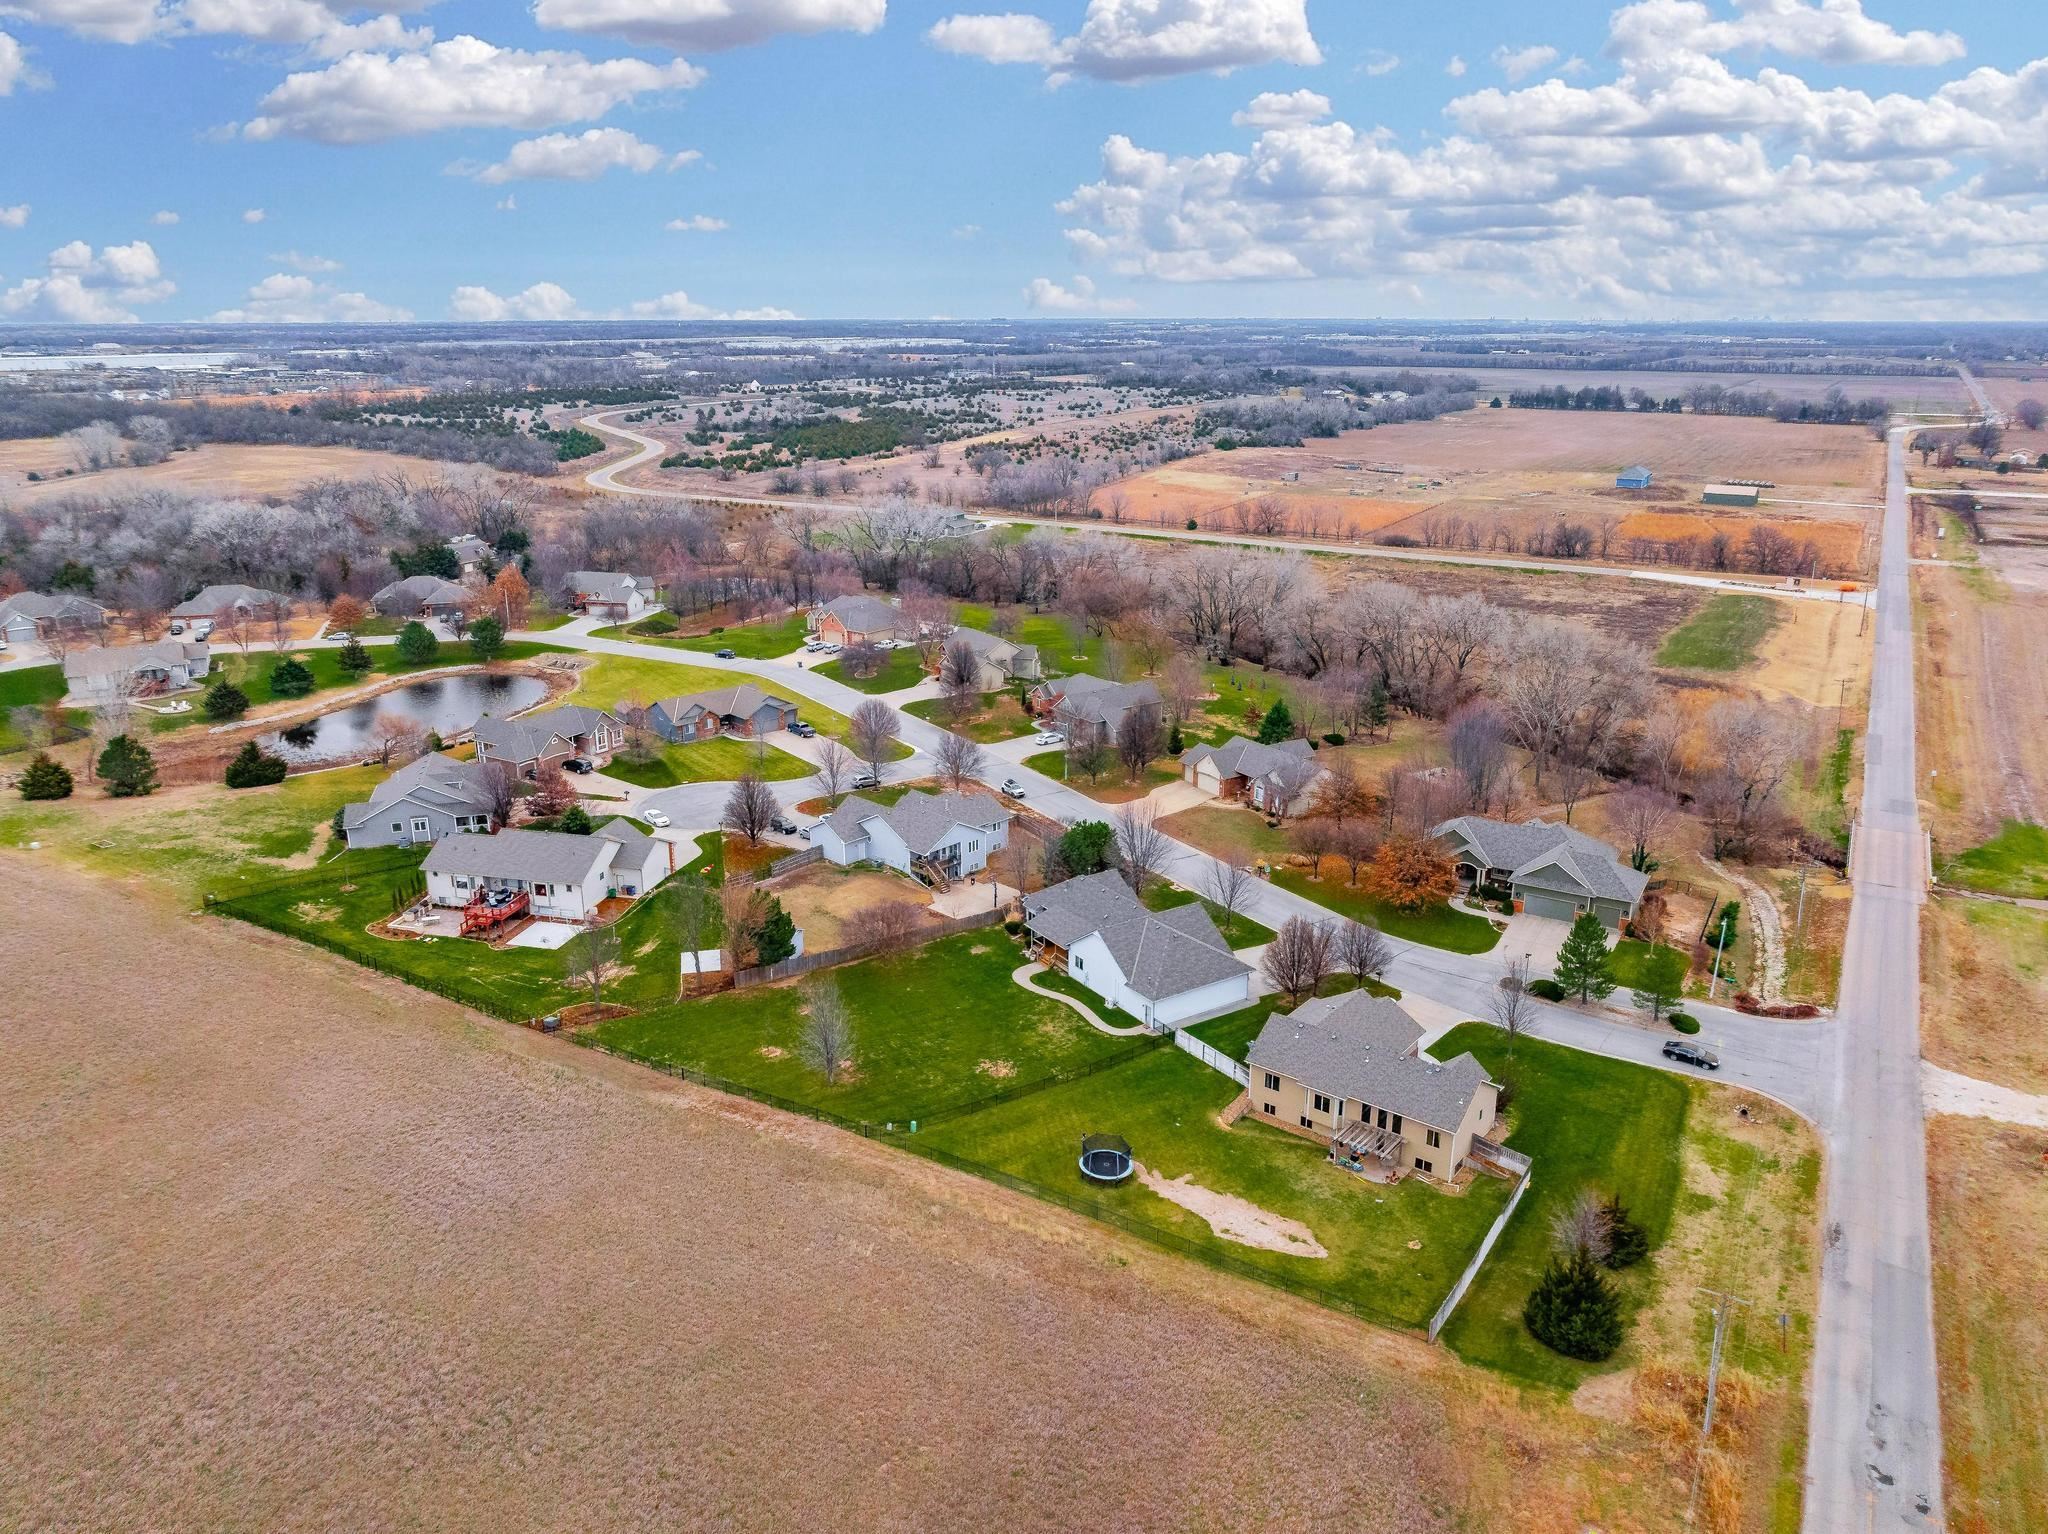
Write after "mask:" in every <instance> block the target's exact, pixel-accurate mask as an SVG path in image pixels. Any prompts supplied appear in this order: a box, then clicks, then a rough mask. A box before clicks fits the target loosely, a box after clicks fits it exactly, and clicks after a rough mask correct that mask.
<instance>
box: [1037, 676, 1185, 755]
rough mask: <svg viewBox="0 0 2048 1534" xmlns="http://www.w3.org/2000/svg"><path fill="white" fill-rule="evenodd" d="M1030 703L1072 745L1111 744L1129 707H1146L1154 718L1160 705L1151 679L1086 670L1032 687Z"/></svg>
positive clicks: (1156, 689)
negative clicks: (1107, 676) (1121, 678)
mask: <svg viewBox="0 0 2048 1534" xmlns="http://www.w3.org/2000/svg"><path fill="white" fill-rule="evenodd" d="M1031 706H1032V707H1033V708H1034V709H1036V710H1037V711H1038V712H1039V713H1041V714H1044V715H1047V716H1049V717H1050V718H1051V719H1052V721H1053V723H1054V724H1055V725H1056V726H1057V727H1058V728H1059V730H1060V732H1061V733H1062V734H1063V735H1065V736H1066V737H1067V739H1068V741H1069V742H1071V743H1072V744H1075V745H1082V744H1086V743H1088V742H1090V741H1100V742H1101V743H1103V744H1105V745H1114V744H1115V743H1116V736H1117V731H1118V730H1119V729H1121V728H1122V727H1123V722H1124V715H1125V714H1127V713H1128V712H1130V710H1132V709H1134V708H1138V709H1148V710H1150V711H1151V714H1152V717H1153V718H1154V719H1155V720H1156V719H1157V718H1158V717H1159V715H1160V713H1161V709H1162V705H1161V703H1160V701H1159V689H1158V688H1157V687H1155V686H1153V685H1152V684H1151V683H1150V682H1106V681H1104V680H1103V679H1102V678H1101V677H1099V676H1090V675H1089V674H1088V673H1087V672H1085V671H1077V672H1075V673H1074V674H1073V675H1072V676H1063V677H1056V678H1054V679H1053V680H1052V681H1050V682H1041V683H1040V684H1039V685H1038V686H1036V687H1034V688H1032V689H1031Z"/></svg>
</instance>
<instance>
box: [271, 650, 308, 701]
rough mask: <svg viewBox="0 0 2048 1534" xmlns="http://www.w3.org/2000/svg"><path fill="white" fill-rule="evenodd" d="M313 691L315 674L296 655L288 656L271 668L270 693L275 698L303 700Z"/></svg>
mask: <svg viewBox="0 0 2048 1534" xmlns="http://www.w3.org/2000/svg"><path fill="white" fill-rule="evenodd" d="M312 690H313V673H312V672H311V671H310V670H308V669H307V667H306V663H305V662H304V661H302V660H300V659H299V658H298V656H296V655H287V656H286V657H285V658H284V659H283V660H281V661H279V662H278V663H277V664H276V665H275V666H272V667H271V668H270V691H271V694H272V695H273V696H274V697H279V698H303V697H305V695H306V694H307V693H309V692H311V691H312Z"/></svg>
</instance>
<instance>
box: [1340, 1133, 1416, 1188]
mask: <svg viewBox="0 0 2048 1534" xmlns="http://www.w3.org/2000/svg"><path fill="white" fill-rule="evenodd" d="M1330 1160H1331V1162H1332V1163H1333V1164H1334V1165H1336V1166H1339V1167H1341V1168H1343V1169H1344V1170H1345V1171H1347V1172H1356V1173H1358V1174H1359V1175H1360V1176H1363V1177H1368V1178H1371V1179H1372V1180H1373V1181H1374V1182H1394V1181H1396V1180H1398V1179H1399V1177H1400V1175H1401V1134H1400V1132H1399V1131H1398V1130H1393V1129H1379V1128H1375V1127H1374V1126H1373V1125H1371V1124H1369V1123H1365V1122H1362V1121H1353V1122H1351V1123H1348V1124H1346V1125H1345V1126H1344V1127H1343V1128H1342V1129H1340V1130H1338V1131H1337V1133H1336V1134H1334V1135H1332V1136H1331V1137H1330Z"/></svg>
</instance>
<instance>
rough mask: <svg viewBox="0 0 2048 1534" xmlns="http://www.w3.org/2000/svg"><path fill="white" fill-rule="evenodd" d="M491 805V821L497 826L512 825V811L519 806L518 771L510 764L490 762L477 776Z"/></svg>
mask: <svg viewBox="0 0 2048 1534" xmlns="http://www.w3.org/2000/svg"><path fill="white" fill-rule="evenodd" d="M478 777H479V780H480V782H481V785H482V787H483V791H484V793H485V794H486V795H487V796H488V797H489V799H490V803H491V819H492V820H493V821H494V822H496V823H497V824H498V825H499V826H509V825H511V824H512V811H513V810H514V809H516V808H517V807H518V804H519V771H518V769H517V768H515V767H514V766H513V765H512V764H511V763H510V762H498V761H490V762H485V763H484V764H483V771H482V772H481V773H480V774H478Z"/></svg>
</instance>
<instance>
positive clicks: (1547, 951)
mask: <svg viewBox="0 0 2048 1534" xmlns="http://www.w3.org/2000/svg"><path fill="white" fill-rule="evenodd" d="M1571 931H1572V924H1571V923H1570V922H1568V921H1559V920H1558V919H1557V918H1556V917H1554V916H1531V915H1529V914H1528V913H1527V912H1526V911H1525V912H1523V913H1522V914H1521V915H1520V916H1510V917H1509V918H1508V929H1507V931H1505V932H1503V933H1502V934H1501V935H1500V942H1499V944H1497V945H1496V946H1495V948H1494V952H1495V953H1498V954H1499V955H1500V957H1501V960H1502V962H1503V963H1505V962H1506V961H1507V960H1509V959H1512V958H1514V957H1515V956H1516V955H1517V954H1527V955H1528V956H1529V973H1530V974H1531V975H1532V976H1541V975H1548V974H1550V973H1552V972H1553V971H1555V970H1556V968H1557V951H1558V949H1560V948H1562V947H1563V946H1564V940H1565V939H1566V938H1567V937H1570V936H1571Z"/></svg>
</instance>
